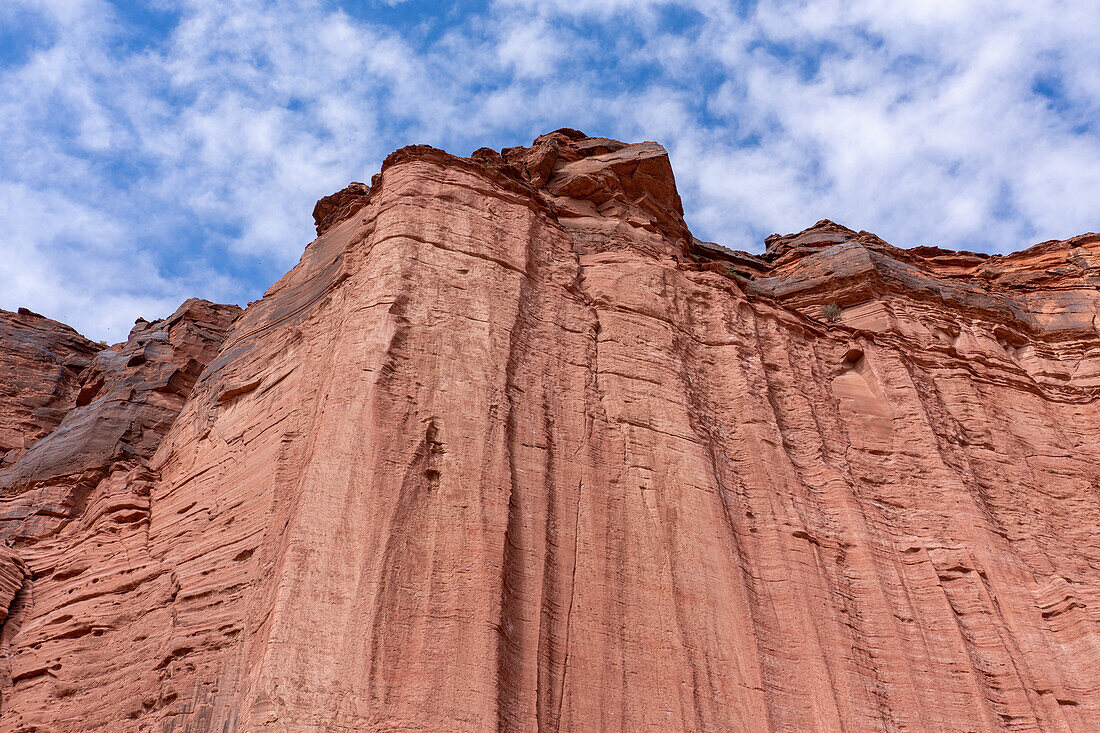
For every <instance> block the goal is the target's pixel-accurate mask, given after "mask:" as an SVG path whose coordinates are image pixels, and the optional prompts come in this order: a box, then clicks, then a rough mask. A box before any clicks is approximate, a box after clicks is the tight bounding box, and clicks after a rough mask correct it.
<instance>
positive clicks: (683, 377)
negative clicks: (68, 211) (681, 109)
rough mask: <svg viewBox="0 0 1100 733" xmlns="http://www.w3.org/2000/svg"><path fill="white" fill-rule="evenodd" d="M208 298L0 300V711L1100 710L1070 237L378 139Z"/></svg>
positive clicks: (973, 722) (1091, 724)
mask: <svg viewBox="0 0 1100 733" xmlns="http://www.w3.org/2000/svg"><path fill="white" fill-rule="evenodd" d="M314 218H315V221H316V222H317V228H318V234H319V236H318V238H317V239H316V240H315V241H314V242H312V243H311V244H310V245H309V246H308V247H307V248H306V251H305V253H304V255H303V257H302V260H301V262H300V263H299V264H298V265H297V266H296V267H295V268H294V269H293V270H291V271H290V272H289V273H288V274H287V275H286V276H284V277H283V278H282V279H281V280H279V281H278V282H277V283H275V285H273V286H272V287H271V289H270V290H269V291H268V292H267V293H266V294H265V296H264V297H263V298H262V299H261V300H260V301H257V302H256V303H254V304H252V305H250V306H249V308H248V309H247V310H245V311H244V312H243V313H240V314H239V316H238V311H237V309H235V308H233V307H227V306H215V305H212V304H209V303H204V302H199V301H189V302H188V303H185V304H184V306H182V307H181V309H180V310H179V311H177V313H176V314H174V315H173V316H172V317H170V318H169V319H167V320H165V321H160V322H154V323H151V324H149V323H144V322H140V323H139V324H138V325H137V326H136V327H135V330H134V332H133V333H132V334H131V336H130V339H129V340H128V341H127V342H126V343H125V344H120V345H116V346H114V347H111V348H110V349H103V348H102V347H99V346H97V345H95V344H92V343H90V342H87V341H85V340H83V339H81V338H80V337H78V336H77V335H76V334H75V333H74V332H72V331H71V330H68V329H66V328H65V327H63V326H61V325H60V324H56V323H53V322H50V321H47V320H46V319H42V318H39V317H37V316H33V315H27V314H24V315H19V316H16V315H12V314H3V318H2V319H0V377H2V378H3V382H0V451H4V458H3V464H2V468H0V488H2V496H0V501H2V507H0V536H2V537H3V538H4V539H5V546H4V547H2V548H0V618H3V619H6V620H4V622H3V626H2V632H0V698H2V708H0V731H86V730H110V731H171V732H174V733H182V732H184V731H220V732H228V731H280V732H283V731H287V732H290V731H360V730H362V731H488V730H498V731H544V730H545V731H593V730H606V731H735V730H746V731H758V730H776V731H779V730H784V731H794V730H798V731H802V730H807V731H809V730H820V731H832V730H837V731H839V730H847V731H880V730H898V731H901V730H906V731H1007V730H1041V731H1091V730H1098V729H1100V624H1098V622H1100V614H1098V611H1100V452H1098V451H1097V450H1096V446H1097V445H1098V444H1100V331H1098V327H1100V290H1098V286H1100V235H1095V234H1089V235H1083V236H1080V237H1076V238H1074V239H1070V240H1067V241H1063V242H1046V243H1043V244H1039V245H1036V246H1034V247H1032V248H1030V249H1027V250H1025V251H1022V252H1018V253H1016V254H1012V255H1008V256H988V255H983V254H975V253H969V252H948V251H945V250H940V249H936V248H932V247H920V248H916V249H910V250H901V249H897V248H895V247H892V246H890V245H889V244H887V243H885V242H883V241H882V240H880V239H878V238H877V237H875V236H874V235H872V234H869V233H867V232H855V231H852V230H849V229H846V228H844V227H842V226H839V225H836V224H834V223H832V222H828V221H823V222H819V223H818V224H817V225H815V226H814V227H811V228H810V229H808V230H806V231H804V232H801V233H799V234H795V235H789V236H785V237H779V236H773V237H769V238H768V240H767V250H766V252H765V253H764V254H763V255H759V256H757V255H751V254H747V253H743V252H733V251H730V250H727V249H725V248H723V247H721V246H719V245H715V244H710V243H706V242H701V241H699V240H697V239H694V238H693V237H692V236H691V234H690V232H689V231H688V228H687V227H686V225H685V223H684V220H683V216H682V209H681V204H680V199H679V196H678V194H677V192H676V187H675V183H674V180H673V175H672V169H671V167H670V165H669V160H668V156H667V155H666V153H665V151H664V150H663V149H662V148H661V147H660V146H659V145H656V144H654V143H641V144H634V145H626V144H623V143H620V142H616V141H613V140H607V139H603V138H588V137H585V136H583V135H582V134H580V133H577V132H575V131H572V130H559V131H557V132H555V133H551V134H548V135H544V136H542V137H540V138H538V139H537V140H536V141H535V142H534V144H533V145H532V146H531V147H529V148H507V149H505V150H503V151H500V152H499V153H498V152H496V151H492V150H488V149H482V150H479V151H477V152H475V153H474V154H473V155H472V156H471V157H470V158H468V159H467V158H458V157H454V156H451V155H448V154H446V153H444V152H442V151H439V150H435V149H432V148H428V147H423V146H416V147H411V148H405V149H402V150H399V151H397V152H396V153H394V154H393V155H391V156H390V157H389V158H388V159H387V160H386V162H385V164H384V165H383V168H382V172H381V174H380V175H379V176H376V177H375V179H374V180H373V181H372V183H371V185H369V186H368V185H366V184H362V183H357V184H352V186H349V188H347V189H345V190H344V191H341V192H339V193H337V194H334V195H333V196H329V197H326V198H324V199H322V200H321V201H320V202H318V205H317V208H316V209H315V211H314Z"/></svg>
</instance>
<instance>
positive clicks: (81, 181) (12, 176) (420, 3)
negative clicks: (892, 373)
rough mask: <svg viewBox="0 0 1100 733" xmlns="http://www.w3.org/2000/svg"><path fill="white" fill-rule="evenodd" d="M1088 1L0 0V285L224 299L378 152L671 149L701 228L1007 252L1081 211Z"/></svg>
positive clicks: (1088, 119) (1075, 223)
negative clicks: (545, 140)
mask: <svg viewBox="0 0 1100 733" xmlns="http://www.w3.org/2000/svg"><path fill="white" fill-rule="evenodd" d="M1096 28H1100V3H1096V2H1094V0H1065V1H1057V0H1029V1H1027V2H1020V1H1018V0H1000V1H998V2H992V1H990V2H986V1H984V0H975V1H974V2H963V1H960V0H922V1H921V2H880V1H879V0H771V1H765V0H759V1H758V2H752V1H751V0H741V1H733V2H731V1H726V2H719V1H718V0H689V1H687V2H678V3H667V2H658V1H656V0H631V1H629V2H628V1H627V0H603V1H602V2H596V1H594V0H541V1H539V2H536V1H534V0H484V1H483V2H470V3H463V2H453V3H447V2H427V1H426V0H405V1H404V2H398V1H396V0H390V1H388V2H384V1H382V0H376V1H373V2H372V1H370V0H368V1H366V2H339V1H337V0H324V1H321V0H298V1H296V2H281V1H278V0H268V1H264V0H152V1H151V2H145V3H138V2H123V1H122V0H3V2H0V139H2V141H3V143H2V144H0V225H2V227H3V231H2V233H0V255H2V256H0V307H2V308H6V309H9V310H10V309H14V308H16V307H19V306H26V307H29V308H31V309H33V310H36V311H39V312H41V313H44V314H46V315H49V316H51V317H53V318H57V319H59V320H62V321H65V322H67V323H70V324H72V325H73V326H75V327H77V328H78V329H79V330H81V331H82V332H84V333H85V334H87V335H89V336H91V337H93V338H103V339H107V340H110V341H117V340H121V339H123V338H124V337H125V335H126V333H127V331H128V330H129V327H130V325H131V324H132V323H133V320H134V319H135V318H136V317H137V316H144V317H146V318H153V317H156V316H162V315H165V314H167V313H169V312H171V311H172V310H173V309H174V308H175V307H176V305H177V304H178V303H179V302H180V301H182V300H183V299H185V298H187V297H190V296H201V297H205V298H209V299H211V300H217V301H222V302H237V303H241V304H243V303H245V302H247V301H249V300H254V299H256V298H258V297H259V296H260V295H261V294H262V292H263V291H264V290H265V289H266V288H267V286H268V285H269V284H270V283H271V282H273V281H274V280H275V279H277V278H278V277H279V276H280V275H281V274H282V273H283V272H285V271H286V270H287V269H289V268H290V267H291V266H293V264H294V263H295V262H297V260H298V257H299V256H300V254H301V251H302V249H303V247H304V246H305V245H306V244H307V243H308V242H309V241H310V240H311V239H312V235H313V227H312V219H311V212H312V208H313V204H314V202H315V201H316V199H318V198H319V197H321V196H323V195H326V194H328V193H331V192H333V191H335V190H338V189H339V188H342V187H343V186H344V185H345V184H346V183H347V182H348V181H351V180H369V179H370V176H371V174H373V173H374V172H376V171H377V170H378V167H379V165H380V163H381V161H382V159H383V158H384V157H385V156H386V154H387V153H389V152H390V151H391V150H393V149H395V148H398V147H401V146H403V145H407V144H412V143H428V144H431V145H435V146H438V147H443V148H445V149H447V150H450V151H451V152H454V153H458V154H463V155H465V154H469V153H470V152H471V151H473V150H474V149H476V148H478V147H481V146H483V145H486V146H490V147H494V148H501V147H505V146H509V145H517V144H527V143H529V142H530V140H531V139H533V138H534V137H535V136H536V135H538V134H540V133H542V132H546V131H549V130H553V129H555V128H558V127H563V126H568V127H575V128H578V129H581V130H584V131H585V132H587V133H589V134H591V135H607V136H610V137H616V138H619V139H622V140H628V141H631V140H657V141H659V142H661V143H663V144H664V145H665V146H666V147H667V148H668V149H669V152H670V155H671V157H672V163H673V167H674V169H675V171H676V176H677V181H678V183H679V186H680V192H681V196H682V197H683V199H684V205H685V208H686V211H687V219H688V223H689V224H690V225H691V227H692V229H693V231H694V232H695V234H696V235H697V236H699V237H701V238H704V239H710V240H714V241H717V242H720V243H723V244H726V245H728V246H731V247H735V248H739V249H747V250H760V249H761V247H762V240H763V237H764V236H766V235H767V234H770V233H771V232H775V231H778V232H789V231H797V230H799V229H802V228H804V227H806V226H809V225H810V224H812V223H813V222H815V221H817V220H818V219H822V218H831V219H834V220H837V221H840V222H842V223H844V224H847V225H848V226H851V227H853V228H856V229H868V230H871V231H874V232H876V233H878V234H879V235H880V236H882V237H884V238H885V239H887V240H888V241H891V242H893V243H895V244H897V245H899V246H913V245H916V244H938V245H941V246H946V247H952V248H965V249H976V250H983V251H988V252H1007V251H1011V250H1014V249H1019V248H1020V247H1022V246H1025V245H1027V244H1030V243H1033V242H1037V241H1041V240H1044V239H1051V238H1064V237H1068V236H1072V235H1074V234H1077V233H1081V232H1084V231H1095V230H1098V229H1100V221H1098V219H1100V207H1098V205H1097V202H1098V201H1100V127H1098V125H1100V123H1098V121H1097V120H1098V113H1100V43H1098V42H1097V40H1096V33H1095V29H1096Z"/></svg>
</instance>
